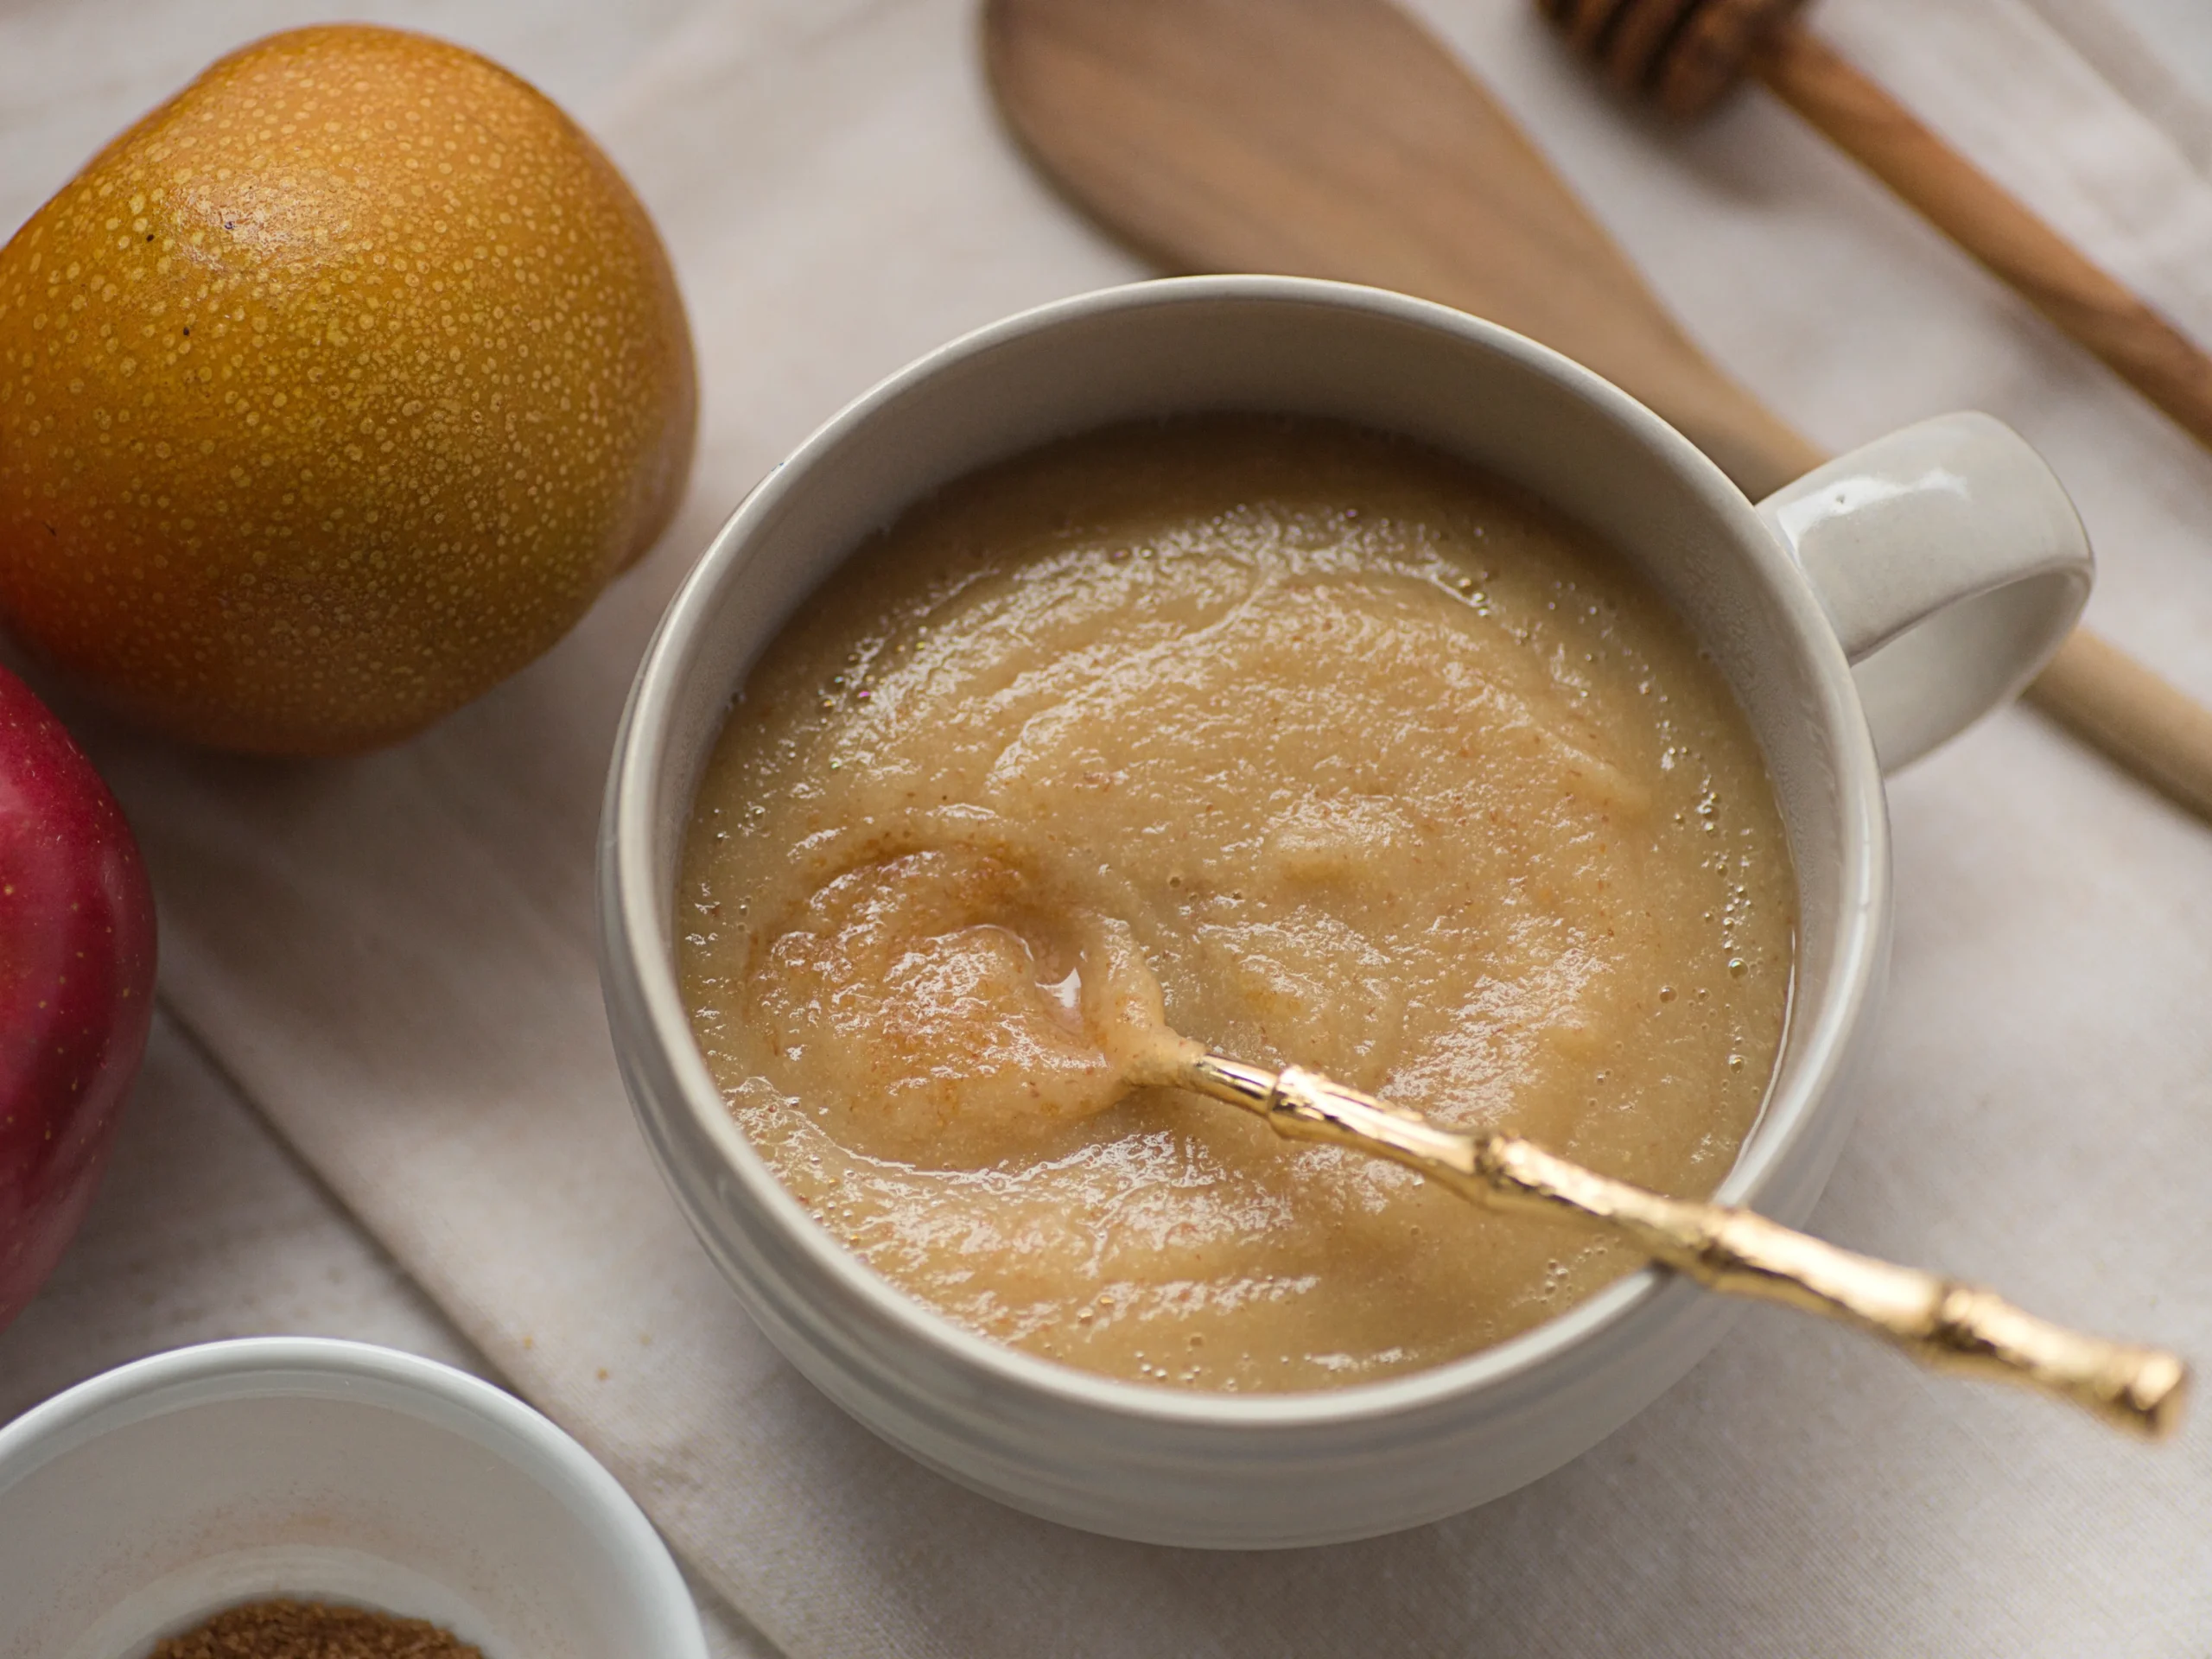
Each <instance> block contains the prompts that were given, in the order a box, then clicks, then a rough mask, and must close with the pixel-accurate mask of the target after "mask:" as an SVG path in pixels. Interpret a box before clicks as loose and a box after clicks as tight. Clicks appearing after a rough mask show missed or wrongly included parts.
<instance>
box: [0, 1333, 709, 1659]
mask: <svg viewBox="0 0 2212 1659" xmlns="http://www.w3.org/2000/svg"><path fill="white" fill-rule="evenodd" d="M279 1596H283V1597H293V1598H298V1599H308V1600H327V1601H336V1602H343V1603H348V1604H353V1605H361V1606H367V1607H373V1608H377V1609H379V1610H381V1611H389V1612H392V1613H396V1614H400V1615H404V1616H405V1617H408V1618H426V1619H429V1620H430V1621H431V1622H432V1623H434V1624H441V1625H443V1626H444V1627H445V1628H447V1629H448V1630H451V1631H452V1632H453V1633H454V1635H455V1636H457V1637H461V1639H462V1640H463V1641H467V1642H471V1643H475V1644H476V1645H477V1646H479V1647H480V1648H481V1649H483V1650H484V1652H485V1654H486V1659H706V1646H705V1640H704V1638H703V1637H702V1635H701V1634H700V1630H699V1618H698V1613H697V1611H696V1608H695V1607H694V1605H693V1604H692V1601H691V1597H690V1592H688V1591H687V1590H686V1589H685V1588H684V1585H683V1579H682V1578H681V1577H680V1576H679V1575H678V1573H677V1570H676V1564H675V1562H674V1561H673V1560H671V1559H670V1556H669V1554H668V1551H667V1549H666V1548H665V1547H664V1546H663V1544H662V1543H661V1541H660V1539H659V1537H658V1535H656V1534H655V1533H654V1531H653V1529H652V1523H651V1522H648V1521H647V1520H646V1519H645V1516H644V1514H643V1513H642V1512H641V1511H640V1510H639V1508H638V1506H637V1505H636V1504H635V1503H632V1501H631V1499H630V1497H629V1495H628V1494H627V1493H626V1492H625V1491H623V1490H622V1488H621V1487H620V1485H619V1484H616V1482H615V1480H614V1478H613V1476H612V1475H610V1474H608V1473H607V1471H606V1470H605V1469H603V1468H601V1466H600V1465H598V1464H597V1463H595V1462H594V1461H593V1459H592V1458H591V1455H590V1454H589V1453H588V1452H586V1451H585V1450H584V1449H583V1448H582V1446H578V1445H577V1444H576V1443H575V1441H574V1440H571V1439H569V1436H568V1435H566V1434H564V1433H562V1432H561V1430H560V1429H558V1428H556V1427H554V1426H553V1424H552V1423H550V1421H547V1420H546V1419H545V1418H543V1417H542V1416H540V1415H539V1414H537V1412H535V1411H533V1410H531V1408H529V1407H528V1406H526V1405H524V1404H523V1403H522V1402H520V1401H518V1400H517V1399H515V1398H514V1397H513V1396H512V1395H508V1394H505V1393H503V1392H502V1391H500V1390H499V1389H496V1388H493V1386H492V1385H491V1384H490V1383H484V1382H480V1381H479V1380H478V1379H477V1378H475V1377H473V1376H468V1375H467V1374H466V1373H465V1372H461V1371H457V1370H454V1369H453V1368H452V1367H451V1366H448V1365H440V1364H437V1363H435V1362H433V1361H430V1360H427V1359H420V1358H417V1357H415V1356H413V1355H411V1354H404V1353H399V1352H397V1351H393V1350H391V1349H389V1348H378V1347H372V1346H371V1345H369V1344H365V1343H355V1342H334V1341H327V1340H322V1339H319V1338H293V1337H262V1338H249V1339H246V1340H244V1341H238V1342H216V1343H208V1344H204V1345H202V1346H200V1347H196V1348H181V1349H178V1350H176V1351H174V1352H172V1353H167V1354H157V1355H156V1356H154V1357H152V1358H150V1359H143V1360H139V1361H137V1362H136V1363H132V1364H129V1365H124V1366H121V1367H119V1368H118V1369H117V1370H112V1371H109V1372H107V1373H106V1374H105V1375H104V1376H96V1377H94V1378H92V1380H91V1381H90V1382H88V1383H79V1385H78V1386H77V1387H75V1388H73V1389H69V1390H68V1391H67V1393H65V1394H61V1395H57V1396H55V1397H54V1399H52V1400H49V1401H48V1402H46V1403H45V1404H44V1405H42V1406H40V1407H37V1408H35V1409H33V1410H31V1411H29V1412H27V1413H25V1414H23V1415H22V1416H21V1417H19V1418H17V1419H16V1421H14V1422H13V1423H10V1424H9V1425H8V1426H7V1427H4V1428H0V1655H4V1656H7V1659H17V1656H21V1659H143V1655H145V1654H146V1653H147V1651H148V1650H149V1649H150V1648H151V1647H152V1645H153V1643H155V1642H156V1640H157V1639H159V1638H160V1637H164V1636H169V1635H175V1634H176V1633H178V1632H180V1631H182V1630H188V1629H190V1628H191V1627H192V1626H193V1625H194V1624H197V1623H198V1622H199V1621H200V1620H201V1619H203V1618H206V1617H207V1615H208V1614H210V1613H212V1612H214V1611H217V1610H219V1609H220V1608H223V1607H226V1606H230V1605H233V1604H235V1603H238V1602H241V1601H253V1600H260V1599H269V1598H271V1597H279Z"/></svg>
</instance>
